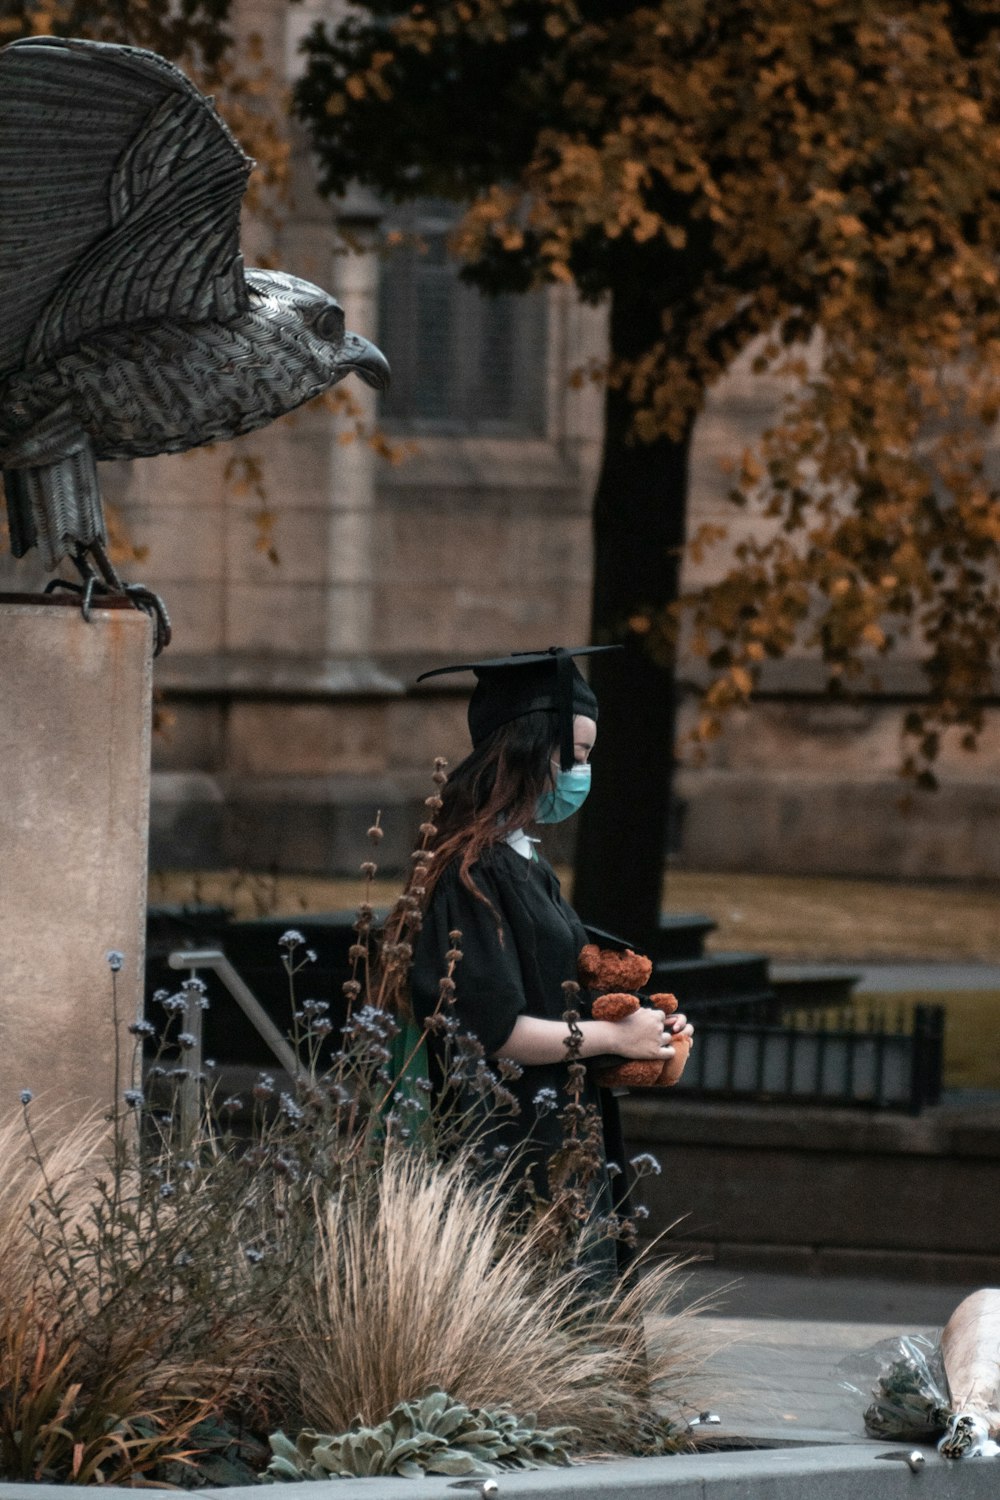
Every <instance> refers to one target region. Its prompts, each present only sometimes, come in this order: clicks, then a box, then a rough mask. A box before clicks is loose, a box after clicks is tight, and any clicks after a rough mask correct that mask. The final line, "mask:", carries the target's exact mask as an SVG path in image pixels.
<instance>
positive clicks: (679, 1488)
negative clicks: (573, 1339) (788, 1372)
mask: <svg viewBox="0 0 1000 1500" xmlns="http://www.w3.org/2000/svg"><path fill="white" fill-rule="evenodd" d="M894 1451H898V1445H889V1444H883V1443H875V1442H865V1443H856V1444H855V1443H849V1444H848V1443H844V1444H827V1445H824V1446H822V1447H809V1446H803V1447H794V1448H781V1449H773V1448H772V1449H759V1450H757V1451H755V1452H742V1453H711V1454H709V1453H706V1454H697V1455H690V1456H689V1455H686V1454H680V1455H678V1456H676V1457H672V1458H636V1459H615V1460H613V1461H611V1462H609V1463H591V1464H575V1465H574V1466H573V1467H572V1468H569V1469H538V1470H532V1471H530V1472H528V1473H511V1474H501V1475H500V1476H499V1477H498V1479H497V1484H498V1487H499V1500H533V1497H534V1496H541V1495H549V1496H553V1497H559V1500H612V1497H613V1500H617V1497H618V1496H620V1495H627V1496H628V1497H629V1500H659V1497H660V1496H661V1495H669V1496H670V1497H671V1500H896V1497H897V1496H903V1495H906V1496H911V1495H912V1494H913V1489H912V1486H913V1485H914V1484H917V1485H918V1486H919V1491H920V1495H921V1497H922V1500H959V1497H961V1500H996V1495H997V1493H998V1488H1000V1467H998V1466H997V1465H996V1463H995V1461H991V1460H988V1459H987V1460H980V1461H978V1462H975V1461H974V1462H966V1463H962V1462H959V1463H949V1462H948V1461H947V1460H945V1459H943V1458H939V1457H938V1455H937V1453H936V1452H935V1451H934V1449H933V1448H925V1449H923V1450H921V1451H922V1452H923V1454H924V1458H925V1466H924V1468H923V1470H922V1471H921V1472H920V1474H919V1475H914V1474H911V1472H910V1470H909V1468H908V1467H907V1465H906V1464H905V1463H896V1462H887V1461H886V1460H885V1459H880V1458H879V1456H878V1455H879V1454H880V1453H885V1452H894ZM453 1484H454V1481H452V1480H448V1479H445V1478H441V1477H437V1478H428V1479H333V1480H327V1481H312V1480H306V1481H303V1482H302V1483H301V1484H283V1485H280V1486H277V1487H276V1488H275V1489H273V1490H272V1491H271V1493H272V1494H274V1495H282V1496H285V1497H287V1500H443V1497H444V1496H446V1495H449V1494H451V1493H454V1494H455V1495H456V1496H457V1495H462V1494H465V1495H475V1494H476V1490H475V1489H474V1488H473V1489H466V1488H465V1487H464V1486H463V1488H462V1489H460V1490H453V1488H452V1486H453ZM92 1493H93V1491H92V1490H85V1489H82V1488H79V1487H77V1486H73V1485H51V1484H4V1485H2V1487H0V1496H2V1497H3V1500H69V1497H70V1496H72V1495H73V1494H78V1495H80V1496H81V1497H82V1496H84V1495H90V1494H92ZM144 1493H145V1494H146V1495H160V1496H165V1495H167V1494H172V1495H176V1493H177V1492H176V1490H171V1491H165V1490H145V1491H144ZM194 1493H195V1494H198V1495H203V1496H211V1497H213V1500H259V1497H260V1495H261V1493H262V1492H261V1490H260V1488H259V1487H258V1486H253V1487H251V1486H234V1487H232V1488H227V1489H203V1490H196V1491H194ZM265 1493H266V1492H265ZM101 1494H102V1495H107V1496H114V1497H116V1500H125V1497H126V1496H132V1497H134V1495H135V1490H134V1489H120V1488H112V1487H105V1488H102V1489H101Z"/></svg>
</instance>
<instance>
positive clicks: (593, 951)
mask: <svg viewBox="0 0 1000 1500" xmlns="http://www.w3.org/2000/svg"><path fill="white" fill-rule="evenodd" d="M652 972H653V965H652V964H651V962H650V961H649V959H648V958H646V957H645V955H644V954H642V953H633V952H632V949H631V948H626V949H625V951H624V952H623V953H620V952H618V951H616V950H615V949H612V948H598V946H597V944H596V943H588V944H587V945H586V947H585V948H581V950H580V958H579V973H580V983H581V984H582V985H583V986H584V988H585V989H588V990H641V989H642V988H643V987H644V986H645V985H647V984H648V983H649V976H650V975H651V974H652Z"/></svg>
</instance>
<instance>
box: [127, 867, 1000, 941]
mask: <svg viewBox="0 0 1000 1500" xmlns="http://www.w3.org/2000/svg"><path fill="white" fill-rule="evenodd" d="M560 873H561V874H562V877H563V881H564V885H565V887H566V889H567V893H568V894H571V893H572V882H571V880H570V879H569V876H568V872H566V871H562V872H560ZM363 889H364V887H363V884H362V882H361V881H360V880H329V879H321V878H319V877H316V876H309V875H282V876H277V877H274V876H271V875H261V874H247V873H239V872H235V871H231V870H228V871H227V870H222V871H201V872H198V873H192V872H190V871H169V872H166V873H155V874H153V875H151V876H150V882H149V899H150V901H152V902H178V901H208V902H220V903H222V904H223V905H225V906H230V907H232V908H233V909H234V910H235V911H236V912H237V913H238V915H240V916H242V917H251V916H265V915H271V914H274V915H283V916H285V915H286V916H288V917H289V918H290V919H291V918H294V917H295V916H297V915H298V916H301V915H303V914H304V913H306V912H316V911H330V910H333V909H336V908H343V907H354V906H356V905H357V903H358V902H359V901H360V900H361V899H362V897H363ZM398 891H399V882H398V881H397V880H378V881H376V882H375V886H374V890H373V895H374V899H375V902H376V904H378V905H388V904H389V903H390V902H391V901H393V900H394V899H395V897H396V895H397V894H398ZM664 894H665V898H666V905H667V908H668V910H670V911H675V912H702V913H704V914H706V915H707V916H710V917H712V918H714V920H715V921H716V922H717V923H718V924H719V925H718V929H717V931H716V932H715V933H713V935H712V937H711V938H710V940H709V946H710V947H712V948H716V949H726V948H742V949H746V950H750V951H755V952H763V953H768V954H769V955H770V956H771V957H772V958H775V959H793V960H798V961H801V962H805V963H808V962H819V961H821V960H823V961H834V962H845V963H846V962H858V961H860V960H863V959H883V960H885V959H897V960H900V961H905V960H932V961H933V960H940V961H944V960H950V961H952V962H955V963H977V962H978V963H1000V886H997V885H989V886H986V885H982V886H959V885H943V884H942V885H923V884H895V883H892V882H889V881H885V882H883V881H873V880H835V879H818V878H799V877H796V876H791V875H707V874H697V873H694V872H691V871H686V870H685V871H675V872H672V873H671V874H670V876H669V877H668V880H667V886H666V890H665V893H664Z"/></svg>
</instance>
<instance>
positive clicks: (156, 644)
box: [124, 583, 173, 656]
mask: <svg viewBox="0 0 1000 1500" xmlns="http://www.w3.org/2000/svg"><path fill="white" fill-rule="evenodd" d="M124 587H125V593H126V594H127V595H128V597H129V599H131V601H132V603H133V604H134V605H135V607H136V609H141V610H142V611H143V613H144V614H147V615H148V616H149V618H150V619H151V620H152V622H153V655H154V656H159V654H160V652H161V651H162V650H163V649H164V647H165V646H169V645H170V637H171V636H172V635H173V626H172V625H171V623H170V616H169V615H168V613H167V606H166V605H165V604H164V602H163V600H162V599H161V598H160V596H159V594H154V593H153V590H152V589H148V588H147V587H146V585H145V584H144V583H126V584H125V586H124Z"/></svg>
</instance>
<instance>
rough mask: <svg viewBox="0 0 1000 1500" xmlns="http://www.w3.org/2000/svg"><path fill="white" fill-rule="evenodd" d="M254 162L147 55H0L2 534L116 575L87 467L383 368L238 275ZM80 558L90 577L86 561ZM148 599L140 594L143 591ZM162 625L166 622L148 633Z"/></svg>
mask: <svg viewBox="0 0 1000 1500" xmlns="http://www.w3.org/2000/svg"><path fill="white" fill-rule="evenodd" d="M252 165H253V163H252V162H251V161H250V159H249V158H248V157H247V156H246V155H245V154H244V152H243V151H242V150H241V148H240V146H239V145H238V144H237V142H236V141H235V139H234V138H233V136H232V135H231V134H230V132H229V130H228V129H227V127H226V125H225V124H224V122H223V121H222V119H221V118H220V116H219V115H218V114H217V113H216V111H215V109H214V108H213V106H212V103H211V101H210V100H208V99H206V98H205V97H204V96H203V95H202V94H201V93H199V91H198V90H197V89H196V88H195V87H194V85H193V84H192V83H191V82H190V81H189V80H188V79H187V78H186V77H185V76H184V74H183V73H182V72H181V71H180V70H179V69H178V68H176V67H174V65H173V64H172V63H169V62H166V61H165V60H164V59H163V58H161V57H159V56H157V55H156V54H155V53H152V52H147V51H143V50H141V49H139V48H134V47H125V46H118V45H114V44H110V43H101V42H89V41H79V40H63V39H60V38H54V37H36V38H31V39H25V40H22V41H18V42H13V43H11V44H10V45H9V46H7V47H5V48H3V49H0V288H2V289H3V290H2V296H3V312H2V316H0V471H2V474H3V482H4V490H5V493H6V499H7V510H8V519H9V526H10V536H11V546H12V550H13V552H14V554H15V556H17V557H21V556H23V555H24V553H25V552H26V551H28V549H29V548H31V547H33V546H36V545H37V546H39V547H40V548H41V551H42V554H43V556H44V558H45V562H46V565H47V566H48V567H49V568H55V567H56V566H57V565H58V563H59V562H60V561H61V560H62V559H63V558H64V557H67V556H69V557H71V558H72V559H73V561H74V562H75V563H76V565H77V567H78V569H79V571H80V572H81V574H82V575H83V576H84V578H85V579H86V580H88V584H87V590H86V592H87V596H88V600H89V594H90V591H91V590H92V588H93V587H94V584H95V583H96V582H98V580H100V581H101V585H102V586H107V587H110V588H112V589H115V590H125V591H127V592H130V593H132V594H133V596H134V599H135V602H136V603H138V604H139V605H140V606H141V607H144V608H150V609H153V610H154V612H155V606H154V605H153V604H151V602H150V601H154V600H155V596H153V595H150V594H149V591H148V590H145V589H142V587H141V586H138V585H123V584H122V583H121V581H120V580H119V579H118V577H117V574H116V573H115V571H114V569H113V567H112V566H111V564H110V562H109V560H108V558H107V554H106V552H105V543H106V540H107V534H106V530H105V524H104V516H103V512H102V507H101V498H100V490H99V487H98V480H97V468H96V461H97V460H98V459H115V458H137V457H147V456H149V455H151V454H156V453H179V452H181V451H183V450H184V449H187V448H193V447H197V446H198V445H199V444H201V443H210V442H215V441H217V440H219V439H222V438H231V437H236V436H238V435H239V434H241V433H246V432H252V431H253V430H254V429H255V428H258V427H263V426H264V425H265V424H266V423H268V422H270V421H272V420H273V419H274V418H275V417H278V416H281V415H282V414H283V413H285V412H288V411H292V410H293V409H294V408H295V407H297V406H300V405H301V404H302V403H303V402H305V401H308V400H310V399H311V398H312V397H313V396H316V395H319V394H320V393H321V392H322V391H324V390H327V389H328V388H329V387H330V386H333V385H335V384H336V383H337V382H338V381H339V380H342V379H343V378H344V377H345V376H346V375H348V374H350V373H351V372H354V373H356V374H357V375H359V376H360V377H361V379H362V380H364V381H365V382H366V383H367V384H369V385H372V386H375V387H377V388H383V387H384V386H385V385H386V384H387V382H388V376H389V367H388V364H387V362H386V360H385V359H384V357H383V356H382V354H381V353H380V352H379V351H378V350H377V349H376V348H375V347H374V345H372V344H370V343H369V342H368V341H367V340H366V339H363V338H361V337H359V336H358V335H357V334H354V333H349V332H347V331H345V328H344V315H343V312H342V310H341V308H340V306H339V304H338V303H337V302H336V301H335V300H334V299H333V298H332V297H330V296H329V295H328V294H327V293H326V292H324V291H322V290H321V289H320V288H319V287H316V286H313V285H312V284H311V283H309V282H306V281H301V280H299V279H298V278H296V277H294V276H288V275H285V274H283V273H282V272H278V271H265V270H252V269H244V266H243V260H242V256H241V254H240V247H239V214H240V205H241V201H242V198H243V193H244V190H245V187H246V182H247V178H248V176H249V173H250V170H251V168H252ZM95 565H96V570H95ZM156 604H157V605H158V601H156ZM164 631H165V633H166V634H167V635H168V634H169V624H168V623H167V622H166V618H165V614H164V616H163V620H162V621H161V629H160V632H159V633H160V635H161V641H160V644H162V643H163V642H162V635H163V634H164Z"/></svg>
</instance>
